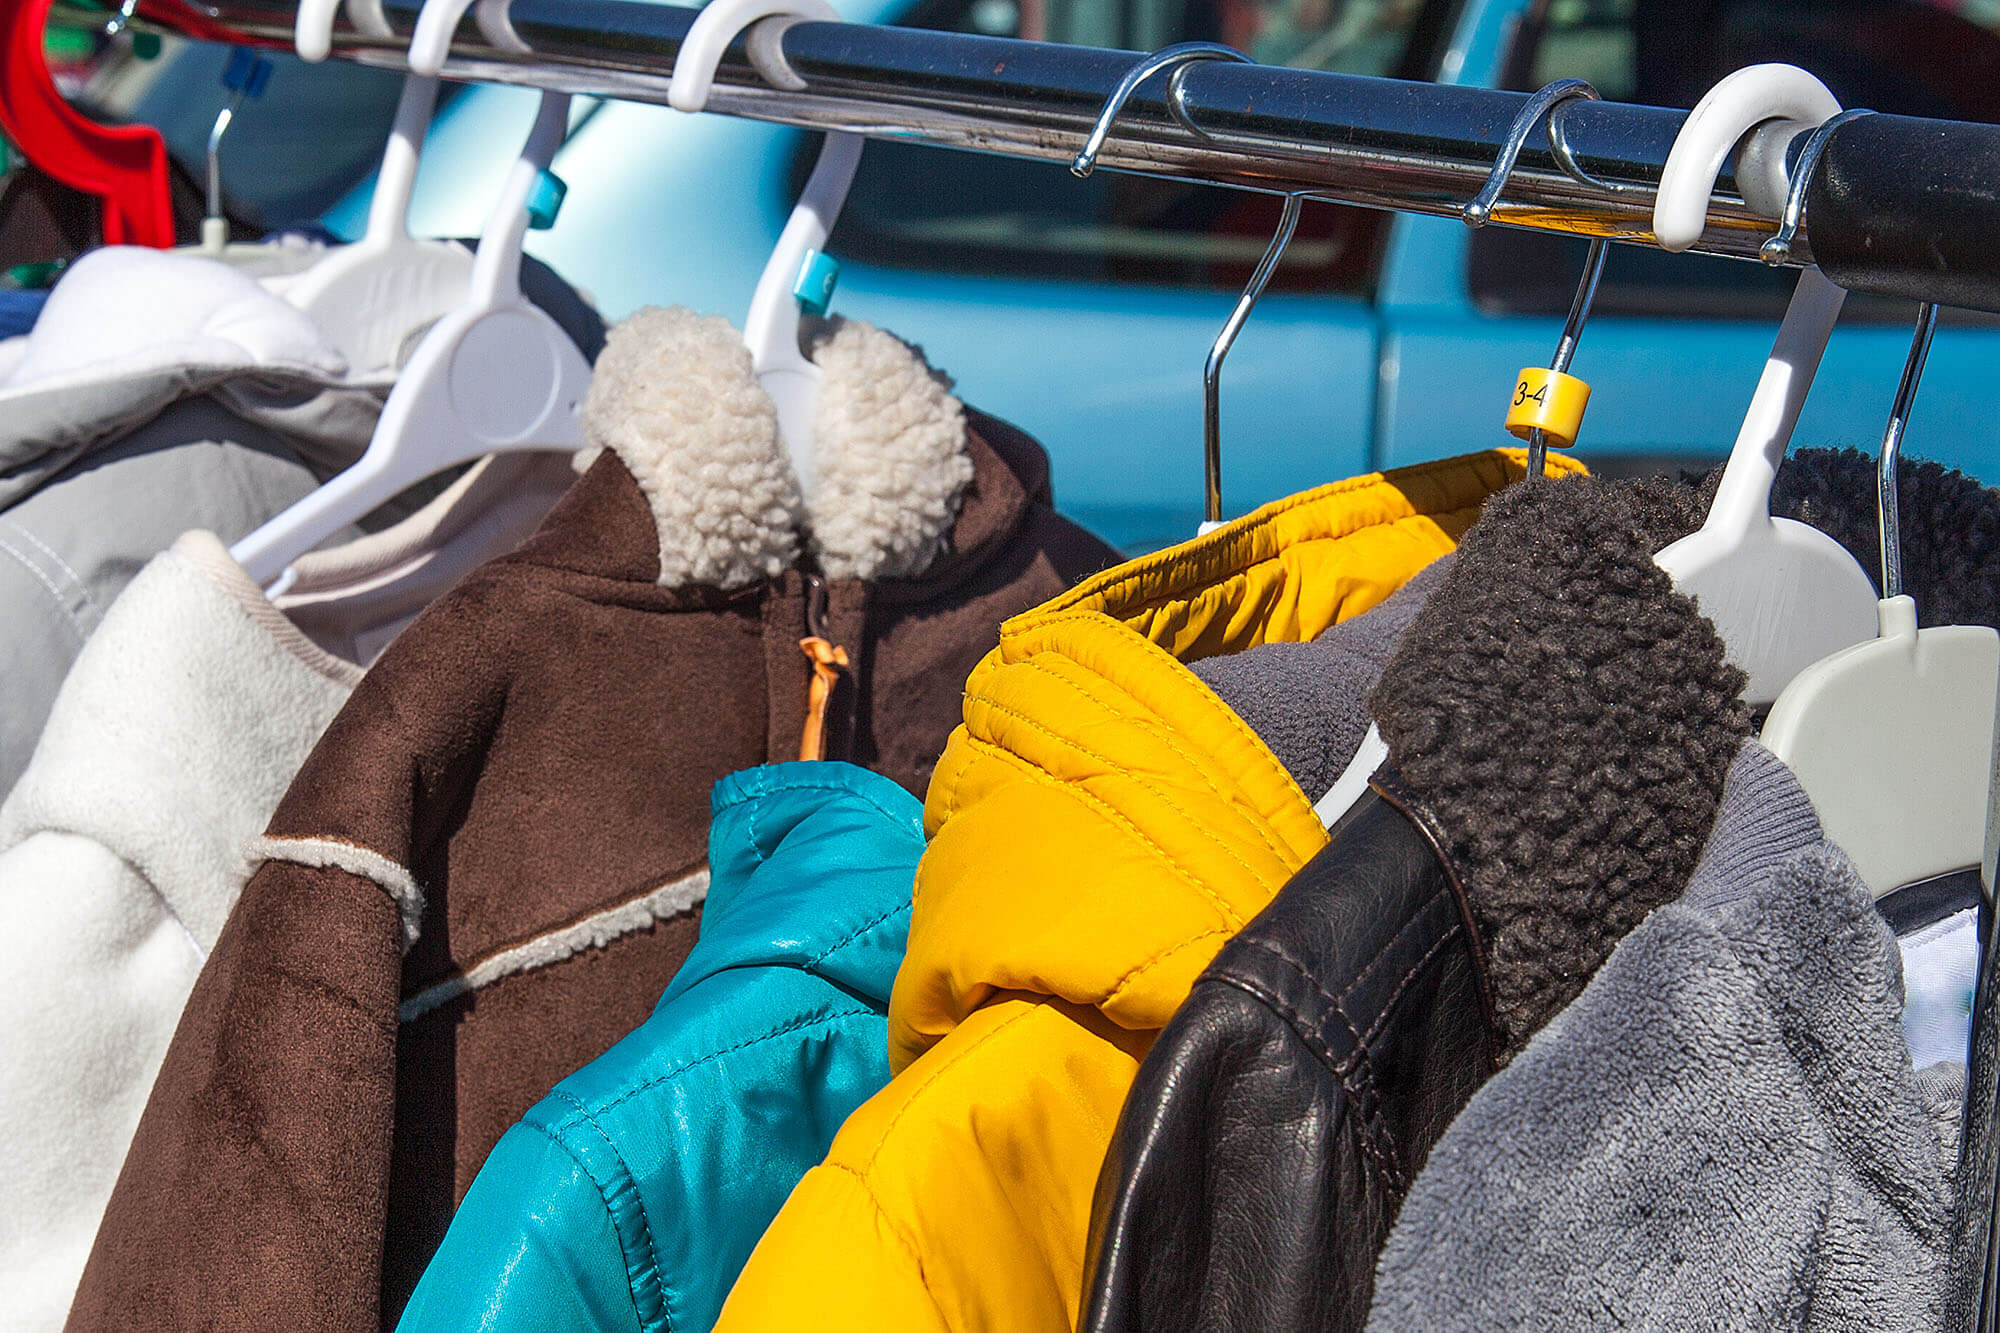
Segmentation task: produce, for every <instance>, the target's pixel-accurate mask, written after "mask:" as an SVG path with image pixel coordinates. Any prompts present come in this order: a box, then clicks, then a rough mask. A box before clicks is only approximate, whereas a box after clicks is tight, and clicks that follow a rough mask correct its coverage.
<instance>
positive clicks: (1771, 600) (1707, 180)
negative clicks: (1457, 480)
mask: <svg viewBox="0 0 2000 1333" xmlns="http://www.w3.org/2000/svg"><path fill="white" fill-rule="evenodd" d="M1839 111H1840V103H1839V102H1838V101H1836V100H1835V99H1834V96H1833V94H1832V93H1830V92H1828V91H1827V89H1826V85H1825V84H1823V83H1821V82H1820V81H1819V80H1818V79H1815V78H1814V77H1813V76H1812V75H1810V74H1808V73H1806V72H1805V71H1804V70H1802V69H1798V68H1797V67H1795V66H1792V65H1752V66H1750V67H1749V68H1747V69H1741V70H1738V71H1737V72H1736V73H1734V74H1732V75H1730V76H1729V77H1728V78H1726V79H1724V80H1722V82H1720V83H1718V84H1716V86H1715V87H1714V88H1712V89H1710V90H1709V93H1708V95H1707V96H1706V97H1704V98H1702V99H1701V102H1700V104H1699V105H1697V106H1696V107H1695V109H1694V111H1693V113H1692V114H1690V115H1689V116H1688V119H1687V123H1686V124H1685V125H1684V126H1683V127H1682V129H1681V132H1680V135H1679V137H1678V138H1676V139H1675V140H1674V146H1673V149H1672V151H1671V152H1670V153H1669V154H1668V156H1667V164H1666V168H1665V170H1664V171H1662V173H1661V175H1660V189H1659V195H1658V198H1657V200H1656V202H1655V204H1654V208H1653V232H1654V234H1655V236H1656V237H1657V238H1658V239H1659V242H1660V245H1661V246H1662V247H1663V248H1665V249H1668V250H1674V251H1679V250H1685V249H1687V248H1688V247H1689V246H1691V245H1693V244H1694V242H1695V241H1696V239H1698V238H1699V237H1700V235H1701V233H1702V230H1703V229H1704V228H1705V227H1706V226H1707V216H1708V197H1709V193H1710V191H1712V190H1713V189H1714V188H1715V181H1716V177H1717V176H1718V175H1719V174H1720V172H1721V169H1722V163H1723V161H1724V159H1726V158H1727V157H1728V156H1729V152H1730V150H1731V149H1732V148H1733V147H1735V145H1736V143H1737V141H1738V140H1740V139H1742V138H1743V136H1744V134H1745V133H1746V132H1747V131H1749V130H1752V129H1754V128H1757V127H1758V126H1760V125H1767V123H1768V122H1771V121H1773V120H1776V121H1778V122H1780V123H1779V125H1778V126H1777V127H1776V132H1775V133H1774V132H1773V130H1772V129H1771V128H1766V129H1765V130H1763V131H1761V133H1760V135H1759V136H1758V138H1757V140H1756V143H1757V144H1761V145H1764V146H1763V147H1759V148H1756V151H1753V150H1752V147H1746V149H1745V151H1744V152H1743V153H1742V154H1740V155H1739V158H1738V162H1739V166H1738V185H1739V187H1740V188H1741V189H1742V191H1743V194H1744V198H1745V200H1746V201H1748V202H1750V203H1751V204H1752V206H1753V207H1756V208H1758V209H1759V211H1765V212H1769V213H1770V214H1771V216H1774V217H1776V216H1778V215H1779V214H1781V213H1782V212H1783V211H1784V208H1783V207H1782V206H1779V207H1776V208H1772V207H1770V201H1771V200H1772V199H1773V198H1776V199H1779V200H1783V199H1784V198H1785V196H1786V194H1787V192H1788V191H1787V188H1786V187H1785V186H1784V185H1783V184H1782V181H1783V174H1782V173H1783V153H1782V148H1781V147H1777V145H1782V143H1783V142H1784V141H1785V140H1787V139H1789V138H1790V137H1791V135H1792V134H1793V133H1795V132H1796V131H1797V129H1798V128H1799V127H1800V126H1817V125H1819V124H1820V123H1821V122H1823V121H1825V120H1827V119H1829V118H1830V117H1832V116H1834V115H1836V114H1838V113H1839ZM1754 146H1755V145H1753V147H1754ZM1774 149H1775V150H1774ZM1774 172H1775V173H1778V180H1779V182H1780V183H1779V184H1778V185H1777V187H1776V188H1774V187H1773V186H1774V183H1773V180H1772V179H1771V177H1772V174H1773V173H1774ZM1801 174H1802V175H1803V173H1801ZM1845 296H1846V293H1845V292H1843V291H1841V289H1840V288H1838V287H1836V286H1835V285H1834V284H1833V283H1831V282H1829V281H1828V280H1827V279H1826V278H1825V277H1824V276H1822V275H1821V273H1820V272H1819V270H1818V269H1816V268H1808V269H1805V270H1804V271H1802V272H1801V273H1800V274H1799V281H1798V286H1797V288H1796V289H1795V290H1794V291H1793V294H1792V301H1791V305H1790V306H1789V307H1787V309H1786V311H1785V319H1784V323H1783V324H1782V325H1781V326H1780V327H1779V329H1778V339H1777V343H1776V345H1775V346H1773V348H1772V349H1771V357H1770V360H1768V361H1767V362H1766V363H1765V365H1764V374H1763V376H1762V378H1760V379H1759V380H1758V382H1757V391H1756V393H1755V395H1753V396H1752V398H1751V400H1750V410H1749V412H1748V413H1747V414H1746V415H1745V417H1744V419H1743V426H1742V429H1741V430H1740V431H1739V432H1738V433H1737V437H1736V443H1735V446H1734V447H1733V448H1732V449H1731V450H1730V454H1729V461H1728V463H1727V464H1726V465H1725V466H1724V468H1723V472H1722V481H1721V484H1720V487H1719V488H1718V490H1717V491H1716V496H1715V504H1714V505H1713V507H1712V508H1710V510H1709V513H1708V519H1707V521H1706V522H1705V523H1703V524H1702V526H1701V529H1700V530H1699V531H1697V532H1694V533H1691V534H1689V535H1688V536H1686V537H1683V538H1681V540H1679V541H1677V542H1675V543H1673V544H1672V545H1671V546H1669V547H1667V548H1666V549H1665V550H1664V551H1661V552H1660V553H1659V555H1658V557H1657V563H1658V564H1659V566H1660V568H1662V569H1664V570H1666V571H1667V572H1668V573H1669V574H1671V575H1672V576H1673V580H1674V586H1675V587H1676V588H1677V589H1678V590H1680V591H1681V592H1683V593H1685V594H1687V595H1688V596H1690V597H1693V598H1694V599H1695V601H1696V602H1697V603H1698V604H1699V605H1700V607H1701V610H1702V613H1703V614H1704V615H1706V616H1707V617H1708V618H1709V619H1710V620H1712V621H1714V622H1715V627H1716V630H1717V631H1718V633H1720V635H1721V636H1722V642H1723V644H1724V645H1725V646H1726V647H1727V649H1728V652H1729V659H1730V661H1732V662H1734V663H1735V664H1736V665H1737V666H1739V667H1741V668H1743V670H1744V671H1745V672H1746V673H1748V675H1749V677H1750V684H1749V686H1748V688H1747V689H1746V690H1745V691H1744V697H1745V698H1746V699H1747V700H1748V701H1749V702H1750V703H1751V704H1752V705H1753V706H1762V705H1765V704H1769V703H1771V702H1772V701H1773V700H1775V699H1776V698H1777V697H1778V693H1779V691H1780V690H1782V689H1783V688H1784V687H1785V686H1786V685H1787V684H1788V683H1790V681H1791V680H1792V678H1793V677H1795V676H1797V675H1798V673H1799V672H1800V671H1802V670H1804V669H1805V668H1806V667H1807V666H1809V665H1811V664H1812V663H1814V662H1816V661H1818V660H1820V659H1821V658H1823V657H1826V656H1828V655H1829V654H1831V653H1834V652H1836V651H1838V650H1839V649H1842V648H1845V647H1848V646H1849V645H1851V644H1855V643H1859V642H1861V641H1862V640H1864V639H1868V638H1871V637H1873V635H1874V632H1875V623H1876V616H1875V610H1874V607H1875V601H1876V597H1875V589H1874V587H1873V585H1871V584H1870V583H1869V581H1868V575H1867V574H1866V573H1865V572H1863V570H1862V568H1861V566H1860V565H1859V564H1857V563H1856V562H1855V559H1854V557H1853V556H1852V555H1849V554H1848V552H1847V550H1846V549H1845V548H1844V547H1842V546H1841V544H1840V543H1839V542H1837V541H1835V540H1834V539H1833V538H1831V537H1829V536H1827V535H1826V534H1825V533H1823V532H1821V531H1819V530H1818V529H1816V528H1813V527H1809V526H1808V525H1806V524H1804V523H1798V522H1794V521H1793V520H1791V519H1784V518H1773V517H1772V516H1771V483H1772V482H1773V480H1775V479H1776V477H1777V474H1778V466H1779V464H1780V463H1782V462H1783V461H1784V457H1785V449H1786V446H1787V445H1788V444H1790V442H1791V438H1792V429H1793V427H1794V426H1796V425H1797V424H1798V419H1799V412H1800V410H1801V409H1802V408H1803V407H1804V406H1805V399H1806V392H1807V390H1809V389H1810V388H1811V387H1812V379H1813V373H1814V372H1815V371H1816V370H1818V369H1819V363H1820V358H1821V356H1822V355H1823V354H1824V353H1825V351H1826V344H1827V341H1828V340H1829V339H1830V338H1831V337H1832V336H1833V326H1834V321H1835V320H1836V319H1838V318H1839V315H1840V306H1841V302H1842V300H1843V299H1844V298H1845Z"/></svg>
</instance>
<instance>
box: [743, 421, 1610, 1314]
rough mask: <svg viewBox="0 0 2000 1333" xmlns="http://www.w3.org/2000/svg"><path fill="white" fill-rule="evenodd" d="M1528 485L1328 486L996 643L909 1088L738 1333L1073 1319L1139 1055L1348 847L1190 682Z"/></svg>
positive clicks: (1381, 577) (964, 760)
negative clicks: (1221, 956) (1332, 845)
mask: <svg viewBox="0 0 2000 1333" xmlns="http://www.w3.org/2000/svg"><path fill="white" fill-rule="evenodd" d="M1550 470H1551V472H1552V473H1566V472H1571V471H1578V470H1580V469H1578V468H1577V467H1576V465H1575V464H1573V463H1570V462H1568V460H1565V459H1559V458H1556V459H1551V466H1550ZM1522 473H1523V465H1522V461H1521V456H1520V454H1519V453H1518V452H1517V451H1493V452H1488V453H1482V454H1474V455H1469V456H1467V457H1464V458H1458V459H1452V460H1447V461H1445V462H1440V463H1432V464H1425V465H1422V466H1418V467H1412V468H1405V469H1400V470H1398V471H1394V472H1389V473H1381V474H1370V475H1368V476H1363V477H1357V478H1354V479H1352V480H1349V481H1344V482H1338V483H1334V484H1332V485H1329V486H1323V487H1320V488H1318V489H1316V490H1312V491H1307V492H1304V493H1302V494H1300V495H1296V496H1293V497H1291V498H1289V499H1287V500H1282V501H1279V502H1276V503H1274V504H1271V505H1267V506H1265V507H1264V508H1262V509H1260V510H1257V511H1256V512H1255V513H1252V514H1249V515H1247V516H1245V517H1244V518H1242V519H1239V520H1237V521H1236V522H1234V523H1231V524H1229V525H1227V526H1226V527H1223V528H1221V529H1218V530H1217V531H1216V532H1213V533H1210V534H1208V535H1207V536H1204V537H1200V538H1197V539H1195V540H1194V541H1191V542H1188V543H1185V544H1183V545H1181V546H1178V547H1174V548H1172V549H1170V550H1167V551H1163V552H1160V553H1158V554H1156V555H1152V556H1148V557H1145V558H1142V559H1139V560H1135V561H1131V562H1128V563H1127V564H1124V565H1121V566H1118V567H1117V568H1114V569H1111V570H1107V571H1106V572H1104V573H1103V574H1100V575H1098V576H1096V577H1094V578H1092V579H1090V580H1088V581H1086V582H1084V583H1082V584H1080V585H1079V586H1077V587H1076V588H1074V589H1072V590H1071V591H1070V592H1068V593H1066V594H1064V595H1063V596H1061V597H1058V598H1056V599H1055V600H1054V601H1051V602H1048V603H1045V604H1044V605H1042V606H1040V607H1038V608H1036V609H1035V610H1033V611H1030V612H1027V613H1025V614H1023V615H1020V616H1016V617H1015V618H1013V619H1012V620H1010V621H1008V622H1007V623H1006V625H1004V626H1003V627H1002V630H1001V636H1000V645H999V647H998V648H996V649H995V650H994V651H993V652H992V653H990V654H988V656H987V657H986V659H985V660H984V661H982V662H981V663H980V665H979V666H978V667H977V668H975V669H974V671H973V673H972V675H971V677H970V678H969V679H968V681H967V682H966V689H965V722H964V724H963V725H962V726H961V727H959V728H958V730H957V731H955V732H954V733H953V735H952V738H951V741H950V744H949V745H948V746H947V748H946V751H945V754H944V756H943V758H942V759H941V760H940V761H939V764H938V767H937V769H936V772H935V774H934V776H933V778H932V781H931V786H930V789H929V795H928V799H927V801H926V805H925V815H924V818H925V831H926V833H927V834H928V835H929V836H930V839H931V842H930V846H929V848H928V850H927V851H926V852H925V854H924V858H923V861H922V863H921V865H920V867H919V870H918V874H917V883H916V893H915V906H914V911H913V915H912V920H911V927H910V942H909V951H908V954H907V955H906V957H905V959H904V962H903V966H902V969H901V971H900V972H899V973H898V975H897V979H896V986H895V991H894V994H893V996H892V999H891V1002H890V1010H889V1021H890V1028H889V1048H890V1049H889V1054H890V1066H891V1069H892V1071H894V1077H893V1078H892V1080H891V1082H890V1084H889V1086H888V1087H887V1088H885V1089H883V1090H882V1092H881V1093H879V1094H877V1095H876V1096H875V1097H874V1098H872V1099H870V1100H869V1101H868V1102H867V1103H865V1104H864V1105H863V1106H862V1107H861V1108H860V1109H859V1110H858V1111H856V1112H855V1113H854V1115H853V1116H852V1117H850V1118H849V1120H848V1121H847V1123H846V1125H845V1126H843V1127H842V1129H841V1131H840V1134H839V1135H838V1136H837V1137H836V1139H835V1140H834V1145H833V1148H832V1150H831V1152H830V1153H829V1154H828V1158H827V1161H826V1162H825V1163H824V1164H823V1165H822V1166H820V1167H818V1168H815V1169H814V1170H813V1171H812V1172H811V1173H809V1174H808V1175H807V1176H806V1177H805V1179H804V1180H802V1181H801V1182H800V1184H799V1187H798V1188H797V1190H795V1191H794V1193H793V1195H792V1197H791V1199H790V1200H789V1201H788V1203H787V1204H786V1206H785V1208H784V1209H783V1210H782V1211H781V1212H780V1214H779V1216H778V1219H777V1220H776V1221H775V1222H774V1223H773V1224H772V1227H771V1229H770V1230H769V1231H768V1232H766V1234H765V1236H764V1239H763V1241H762V1242H761V1243H760V1244H759V1246H758V1248H757V1251H756V1253H755V1254H753V1255H752V1257H751V1260H750V1263H749V1265H748V1266H747V1267H746V1268H745V1270H744V1273H743V1276H742V1277H741V1279H739V1281H738V1283H737V1286H736V1288H735V1290H734V1291H733V1292H732V1294H731V1296H730V1300H729V1303H728V1305H727V1306H726V1307H725V1309H724V1312H723V1318H722V1321H721V1326H722V1327H724V1328H765V1327H773V1328H775V1327H779V1326H786V1327H792V1326H798V1325H801V1324H806V1323H810V1324H811V1325H813V1326H815V1327H820V1328H829V1327H831V1328H848V1327H853V1328H862V1327H867V1328H882V1327H895V1328H902V1327H920V1328H982V1329H1011V1328H1021V1329H1031V1328H1044V1329H1045V1328H1050V1327H1068V1326H1071V1325H1073V1324H1074V1322H1075V1319H1076V1311H1077V1304H1078V1298H1079V1291H1080V1288H1081V1282H1082V1265H1083V1251H1084V1243H1085V1236H1086V1231H1087V1228H1088V1223H1089V1213H1090V1202H1091V1194H1092V1190H1093V1187H1094V1186H1095V1184H1096V1180H1097V1174H1098V1169H1099V1166H1100V1164H1101V1162H1102V1159H1103V1154H1104V1149H1105V1145H1106V1143H1107V1142H1108V1140H1109V1136H1110V1132H1111V1128H1112V1125H1113V1123H1114V1122H1115V1120H1116V1118H1117V1115H1118V1111H1119V1108H1120V1106H1121V1104H1122V1103H1123V1100H1124V1097H1125V1093H1126V1091H1127V1089H1128V1088H1129V1086H1130V1084H1131V1080H1132V1077H1133V1074H1134V1072H1135V1071H1136V1069H1137V1067H1138V1063H1139V1061H1140V1060H1141V1059H1143V1058H1144V1056H1145V1053H1146V1050H1147V1048H1148V1047H1149V1046H1150V1044H1151V1042H1152V1040H1153V1037H1154V1036H1155V1034H1156V1033H1157V1032H1158V1030H1159V1028H1160V1027H1162V1026H1163V1025H1164V1024H1165V1023H1166V1021H1167V1019H1168V1018H1169V1017H1170V1016H1171V1015H1172V1014H1173V1012H1174V1010H1175V1009H1176V1008H1177V1007H1178V1006H1179V1005H1180V1004H1181V1002H1182V1001H1183V1000H1184V999H1185V998H1186V996H1187V993H1188V990H1189V988H1190V987H1191V985H1192V984H1193V982H1194V979H1195V977H1196V976H1197V975H1198V974H1199V973H1200V972H1201V970H1202V968H1203V967H1205V966H1206V965H1207V964H1208V962H1209V961H1210V960H1211V959H1212V958H1213V957H1214V955H1215V953H1216V952H1217V951H1218V950H1219V949H1220V948H1221V947H1222V945H1223V943H1224V942H1226V941H1227V940H1228V939H1229V937H1230V936H1231V935H1233V934H1235V932H1236V931H1238V930H1239V929H1241V928H1242V927H1243V926H1244V925H1245V924H1246V923H1247V922H1248V921H1249V920H1250V918H1251V917H1253V916H1254V915H1256V914H1257V912H1259V911H1260V910H1262V908H1263V907H1264V905H1265V904H1266V903H1268V902H1269V901H1270V900H1271V898H1272V897H1273V896H1274V895H1275V894H1276V893H1277V891H1278V890H1279V889H1280V888H1281V887H1283V885H1284V884H1285V882H1286V880H1288V879H1289V878H1290V877H1291V875H1292V873H1293V872H1294V871H1296V870H1297V869H1298V868H1299V867H1300V866H1302V865H1303V864H1304V863H1305V862H1306V861H1307V860H1308V859H1310V858H1311V857H1312V855H1313V854H1314V853H1315V852H1317V851H1318V850H1319V848H1320V847H1321V846H1323V845H1324V844H1325V841H1326V832H1325V830H1324V829H1323V828H1322V827H1321V825H1320V823H1319V820H1318V817H1317V816H1316V815H1315V814H1314V812H1313V808H1312V801H1311V799H1310V798H1309V797H1308V796H1307V795H1306V793H1304V792H1302V791H1300V790H1299V788H1298V786H1297V785H1296V784H1295V783H1294V782H1293V781H1292V779H1291V777H1290V776H1289V775H1288V774H1287V772H1286V771H1285V769H1284V768H1283V767H1282V765H1281V764H1280V763H1279V762H1278V760H1277V758H1276V757H1275V756H1274V755H1273V754H1272V753H1271V751H1270V750H1269V748H1268V747H1266V746H1265V744H1264V743H1263V741H1261V740H1260V739H1259V738H1258V737H1257V736H1256V734H1255V733H1254V732H1252V731H1251V730H1250V728H1249V727H1248V726H1247V725H1246V724H1245V723H1244V722H1243V721H1242V720H1241V719H1240V718H1238V717H1237V716H1236V714H1235V713H1234V712H1232V711H1231V710H1230V709H1229V707H1228V706H1227V705H1226V704H1224V703H1223V702H1222V700H1221V699H1220V698H1218V697H1217V696H1216V695H1215V694H1214V693H1212V692H1211V691H1210V690H1209V689H1208V687H1207V686H1205V685H1204V684H1202V682H1201V681H1200V680H1199V679H1197V678H1196V677H1195V675H1194V674H1193V673H1192V672H1190V671H1189V670H1188V669H1187V667H1186V665H1185V664H1186V663H1188V662H1192V661H1195V660H1197V659H1199V658H1203V657H1209V656H1216V655H1221V654H1227V653H1235V652H1240V651H1242V650H1244V649H1247V648H1251V647H1254V646H1255V645H1257V644H1260V643H1264V642H1267V641H1303V640H1307V639H1311V638H1313V637H1316V636H1317V635H1318V634H1320V633H1321V632H1322V631H1323V630H1325V629H1327V628H1328V627H1330V626H1332V625H1334V624H1337V623H1339V622H1340V621H1343V620H1346V619H1348V618H1350V617H1352V616H1355V615H1359V614H1361V613H1362V612H1364V611H1367V610H1368V609H1370V608H1371V607H1373V606H1375V605H1377V604H1378V603H1380V602H1382V601H1383V600H1385V599H1386V598H1388V597H1389V596H1390V595H1391V594H1392V593H1394V592H1395V591H1396V590H1397V589H1398V588H1399V587H1401V586H1402V585H1403V583H1405V582H1406V581H1408V579H1409V578H1410V577H1411V576H1413V575H1415V574H1416V573H1417V572H1418V571H1420V570H1421V569H1423V568H1424V567H1425V566H1426V565H1428V564H1430V563H1431V562H1432V561H1433V560H1435V559H1437V558H1438V557H1439V556H1441V555H1444V554H1445V553H1447V552H1449V551H1451V550H1452V549H1453V548H1454V546H1455V545H1456V542H1457V539H1458V537H1459V536H1460V535H1461V534H1462V533H1463V532H1464V531H1465V530H1466V528H1468V527H1469V526H1470V525H1471V524H1472V522H1473V521H1474V519H1476V518H1477V517H1478V514H1479V510H1480V507H1481V506H1482V504H1483V503H1484V501H1485V500H1486V498H1487V497H1488V496H1490V495H1491V494H1493V493H1494V492H1495V491H1497V490H1499V489H1500V488H1501V487H1503V486H1504V485H1506V484H1507V483H1508V482H1511V481H1514V480H1517V479H1518V478H1519V477H1520V476H1521V475H1522Z"/></svg>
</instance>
